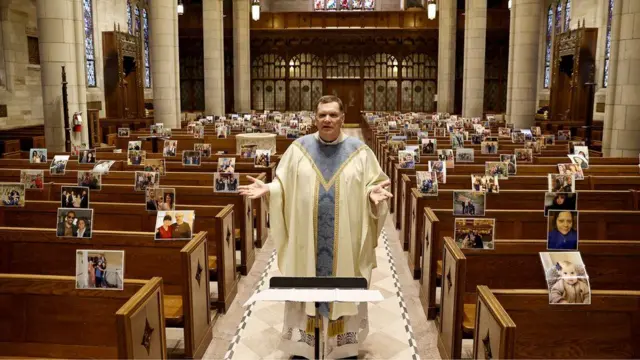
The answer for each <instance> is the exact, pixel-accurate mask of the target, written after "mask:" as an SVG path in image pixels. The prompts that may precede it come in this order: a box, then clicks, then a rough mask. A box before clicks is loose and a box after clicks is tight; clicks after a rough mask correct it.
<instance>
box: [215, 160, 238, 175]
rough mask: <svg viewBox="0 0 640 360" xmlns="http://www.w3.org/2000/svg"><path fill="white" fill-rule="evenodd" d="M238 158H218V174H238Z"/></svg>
mask: <svg viewBox="0 0 640 360" xmlns="http://www.w3.org/2000/svg"><path fill="white" fill-rule="evenodd" d="M235 169H236V158H232V157H231V158H226V157H224V158H223V157H221V158H218V172H219V173H221V174H233V173H234V172H236V170H235Z"/></svg>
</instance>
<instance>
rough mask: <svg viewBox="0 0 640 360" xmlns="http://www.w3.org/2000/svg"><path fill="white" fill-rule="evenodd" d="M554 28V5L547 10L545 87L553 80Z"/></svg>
mask: <svg viewBox="0 0 640 360" xmlns="http://www.w3.org/2000/svg"><path fill="white" fill-rule="evenodd" d="M552 29H553V7H551V6H549V11H548V12H547V33H546V36H545V53H544V88H545V89H548V88H549V84H550V82H551V31H552Z"/></svg>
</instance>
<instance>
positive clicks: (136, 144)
mask: <svg viewBox="0 0 640 360" xmlns="http://www.w3.org/2000/svg"><path fill="white" fill-rule="evenodd" d="M127 150H129V151H130V150H142V141H140V140H131V141H129V143H128V144H127Z"/></svg>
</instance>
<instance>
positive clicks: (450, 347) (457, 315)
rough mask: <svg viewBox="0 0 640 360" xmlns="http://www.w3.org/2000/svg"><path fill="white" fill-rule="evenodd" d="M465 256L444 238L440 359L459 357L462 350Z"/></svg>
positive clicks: (439, 342)
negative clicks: (461, 325) (459, 324)
mask: <svg viewBox="0 0 640 360" xmlns="http://www.w3.org/2000/svg"><path fill="white" fill-rule="evenodd" d="M466 265H467V264H466V258H465V256H464V254H463V253H462V251H461V250H460V248H458V245H457V244H456V243H455V242H454V241H453V240H452V239H451V238H449V237H447V238H445V239H444V250H443V255H442V291H441V300H440V323H439V327H438V351H439V352H440V356H442V358H443V359H459V358H460V355H461V352H462V328H461V327H460V326H456V324H458V323H459V322H461V321H462V317H463V306H462V302H463V301H464V299H463V298H462V296H460V294H462V292H460V291H461V289H462V286H464V277H465V276H466V273H467V270H466Z"/></svg>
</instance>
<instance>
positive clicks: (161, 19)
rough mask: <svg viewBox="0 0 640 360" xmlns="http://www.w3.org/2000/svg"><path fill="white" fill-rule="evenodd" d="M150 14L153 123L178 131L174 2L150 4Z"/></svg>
mask: <svg viewBox="0 0 640 360" xmlns="http://www.w3.org/2000/svg"><path fill="white" fill-rule="evenodd" d="M150 5H151V8H150V11H149V31H150V34H149V48H150V49H149V51H150V53H151V54H150V58H151V75H152V79H153V109H154V117H155V122H156V123H162V124H164V126H165V127H169V128H178V127H179V126H180V114H179V112H178V107H177V106H176V89H177V88H178V83H177V81H176V80H177V79H176V55H175V52H176V35H177V34H176V27H175V24H174V22H175V17H177V16H178V13H177V10H176V2H175V1H174V0H153V1H151V2H150Z"/></svg>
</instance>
